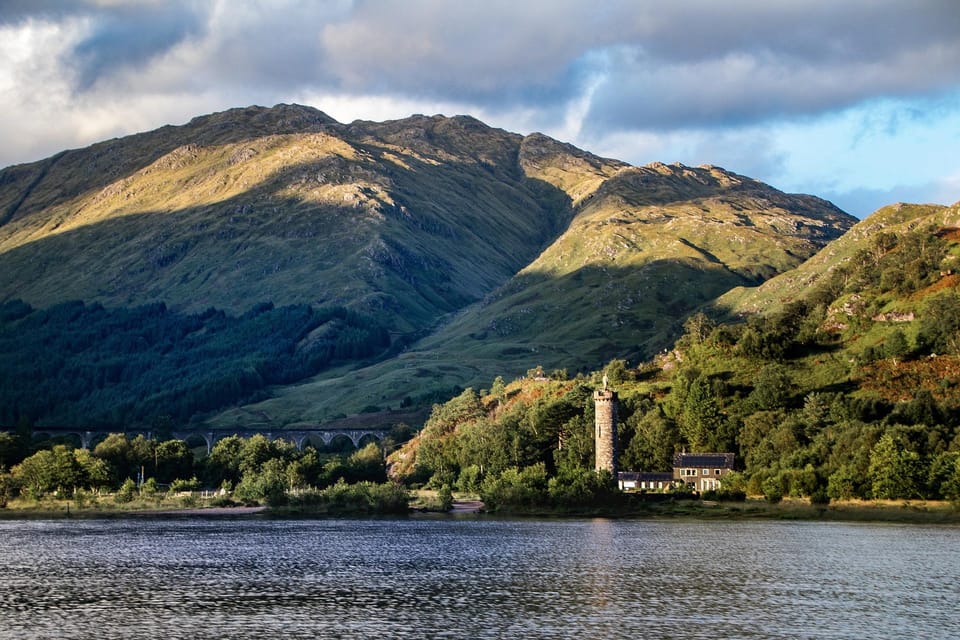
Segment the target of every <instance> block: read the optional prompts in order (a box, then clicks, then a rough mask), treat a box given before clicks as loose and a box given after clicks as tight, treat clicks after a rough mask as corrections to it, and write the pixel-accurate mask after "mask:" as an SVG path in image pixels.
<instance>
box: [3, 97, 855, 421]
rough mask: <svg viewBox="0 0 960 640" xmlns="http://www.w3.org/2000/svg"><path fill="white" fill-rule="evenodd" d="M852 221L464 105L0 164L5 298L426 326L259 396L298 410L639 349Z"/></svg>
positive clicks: (242, 120) (396, 331)
mask: <svg viewBox="0 0 960 640" xmlns="http://www.w3.org/2000/svg"><path fill="white" fill-rule="evenodd" d="M853 222H855V220H854V219H853V218H851V217H850V216H847V215H846V214H844V213H842V212H841V211H839V210H838V209H836V208H835V207H833V206H832V205H831V204H830V203H828V202H825V201H823V200H820V199H817V198H814V197H810V196H796V195H788V194H784V193H782V192H779V191H777V190H776V189H773V188H771V187H769V186H767V185H764V184H762V183H759V182H756V181H753V180H750V179H749V178H745V177H743V176H738V175H735V174H731V173H729V172H726V171H723V170H722V169H719V168H716V167H701V168H690V167H684V166H680V165H670V166H667V165H662V164H653V165H649V166H646V167H632V166H629V165H627V164H625V163H622V162H618V161H615V160H609V159H603V158H599V157H596V156H594V155H592V154H589V153H587V152H585V151H582V150H580V149H576V148H575V147H572V146H570V145H566V144H562V143H560V142H557V141H555V140H552V139H550V138H548V137H546V136H543V135H540V134H533V135H529V136H521V135H517V134H513V133H509V132H505V131H502V130H498V129H492V128H490V127H487V126H486V125H484V124H483V123H481V122H479V121H477V120H475V119H473V118H469V117H463V116H458V117H453V118H446V117H442V116H433V117H425V116H413V117H411V118H406V119H404V120H398V121H392V122H384V123H372V122H359V121H358V122H354V123H352V124H340V123H337V122H335V121H334V120H333V119H331V118H329V117H328V116H326V115H324V114H323V113H321V112H319V111H316V110H314V109H311V108H308V107H301V106H296V105H293V106H290V105H278V106H276V107H273V108H270V109H267V108H261V107H250V108H245V109H234V110H230V111H227V112H223V113H218V114H212V115H209V116H203V117H200V118H196V119H194V120H193V121H191V122H190V123H188V124H186V125H183V126H177V127H172V126H168V127H163V128H161V129H158V130H156V131H152V132H148V133H143V134H138V135H135V136H129V137H126V138H122V139H118V140H111V141H107V142H103V143H100V144H97V145H93V146H91V147H88V148H86V149H81V150H74V151H65V152H62V153H60V154H57V155H56V156H53V157H51V158H49V159H47V160H44V161H41V162H37V163H33V164H28V165H19V166H15V167H9V168H7V169H5V170H3V171H2V172H0V301H2V300H11V299H15V298H21V299H23V300H25V301H26V302H28V303H30V304H31V305H34V306H36V307H45V306H49V305H51V304H55V303H58V302H61V301H64V300H70V299H79V300H84V301H87V302H99V303H102V304H103V305H105V306H107V307H129V306H135V305H140V304H145V303H151V302H164V303H165V304H166V305H167V306H168V307H169V308H171V309H175V310H180V311H184V312H196V311H199V310H203V309H206V308H208V307H218V308H223V309H226V310H227V311H230V312H242V311H245V310H247V309H249V308H250V307H252V306H253V305H255V304H256V303H259V302H265V301H270V302H273V303H275V304H277V305H282V304H293V303H308V304H312V305H315V306H318V307H319V306H344V307H347V308H349V309H351V310H354V311H358V312H361V313H363V314H367V315H369V316H372V317H374V318H376V319H377V321H378V322H380V323H382V324H383V326H385V327H387V328H389V330H390V331H391V333H392V334H393V335H394V336H395V337H396V336H405V337H404V338H403V340H404V341H405V342H411V341H412V340H413V339H414V338H415V337H420V338H422V340H421V341H420V342H419V343H415V344H413V346H412V347H411V348H410V349H409V350H408V351H407V352H406V353H402V354H401V355H400V356H399V357H395V358H392V359H390V360H387V361H384V362H381V363H380V364H379V365H376V366H374V367H373V368H372V369H368V370H367V371H366V375H365V376H364V379H365V380H366V383H365V385H355V386H353V387H352V389H353V393H352V394H351V398H350V399H349V400H344V399H341V398H337V397H336V395H337V394H330V393H328V391H329V389H327V391H324V392H322V393H320V392H316V389H319V388H327V387H328V386H329V385H330V384H335V383H336V379H332V378H324V377H322V376H321V377H320V378H318V379H317V380H316V381H314V383H313V386H311V385H301V387H298V389H301V391H300V392H293V393H294V394H296V393H300V394H301V395H299V396H297V397H296V398H291V396H290V393H291V391H289V390H288V391H285V392H283V393H281V394H280V395H279V396H278V397H277V398H275V399H274V400H271V401H268V403H270V407H269V410H270V411H272V412H273V413H272V415H274V416H275V418H276V420H277V421H278V422H280V423H292V422H297V421H301V420H323V419H324V418H325V417H326V416H329V415H331V414H332V413H340V412H346V413H350V412H351V410H356V409H358V408H359V407H360V406H363V405H365V404H371V403H373V404H387V405H391V406H396V405H397V404H399V401H400V399H401V398H404V397H410V396H416V395H417V394H422V393H428V392H429V391H430V390H431V389H433V388H447V387H449V386H452V385H460V384H480V383H483V382H487V381H489V380H490V379H491V378H492V376H494V375H497V374H502V375H504V376H513V375H518V374H520V373H522V372H523V371H525V370H526V369H527V368H529V367H530V366H535V365H536V364H542V365H544V366H547V367H558V368H568V369H570V370H576V369H578V368H581V367H592V366H595V365H596V364H598V363H599V362H602V361H605V360H607V359H609V358H612V357H639V356H645V355H649V354H650V353H652V352H654V351H656V350H658V349H661V348H663V347H665V346H667V345H668V344H669V339H670V338H671V336H672V335H673V332H674V330H675V327H676V326H677V324H678V322H681V321H682V319H683V318H684V317H685V315H686V314H688V313H689V312H690V311H692V310H693V309H695V308H696V307H698V306H699V305H701V304H703V303H705V302H707V301H709V300H711V299H713V298H715V297H717V296H719V295H721V294H723V293H724V292H726V291H728V290H730V289H732V288H734V287H737V286H742V285H755V284H757V283H759V282H762V281H763V280H765V279H767V278H769V277H771V276H773V275H776V274H777V273H780V272H783V271H785V270H787V269H790V268H792V267H795V266H797V265H798V264H800V263H801V262H802V261H803V260H805V259H807V258H808V257H810V256H811V255H813V254H814V253H815V252H816V251H817V250H819V249H820V248H821V247H823V246H824V245H825V244H826V243H827V242H828V241H829V240H831V239H833V238H836V237H839V236H840V235H841V234H842V233H843V232H844V231H845V230H846V229H848V228H849V227H850V226H851V225H852V224H853ZM395 351H396V350H395ZM411 368H412V369H413V370H415V371H423V372H425V373H422V374H419V377H416V378H415V377H413V376H409V375H408V376H404V374H403V373H402V372H403V371H408V372H409V370H410V369H411ZM341 373H342V372H341ZM358 390H359V391H358ZM315 393H316V395H314V394H315ZM321 396H322V398H324V399H322V400H321V399H319V398H320V397H321ZM344 403H346V404H344ZM334 408H336V409H337V410H334ZM260 409H262V408H258V411H260ZM238 419H239V418H238Z"/></svg>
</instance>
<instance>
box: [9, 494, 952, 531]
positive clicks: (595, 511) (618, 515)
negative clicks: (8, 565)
mask: <svg viewBox="0 0 960 640" xmlns="http://www.w3.org/2000/svg"><path fill="white" fill-rule="evenodd" d="M416 514H417V511H416V510H414V509H411V510H410V511H409V512H407V513H406V514H363V513H357V512H354V511H350V510H345V511H344V512H343V513H329V512H322V511H317V512H315V513H312V512H311V511H310V510H299V511H298V512H297V513H296V514H295V515H297V516H298V517H316V518H318V519H323V518H331V517H383V516H384V515H394V516H399V517H409V516H412V515H416ZM290 515H294V514H291V513H290V512H288V511H286V510H285V509H284V508H283V507H279V508H273V507H268V506H243V505H237V506H210V507H198V506H190V507H186V506H185V507H170V508H157V507H156V506H150V507H146V508H142V509H138V508H133V509H130V508H126V509H118V508H111V507H110V506H106V505H102V506H101V505H96V506H87V507H83V508H79V509H78V508H77V507H76V506H75V505H73V504H68V503H60V504H52V505H51V504H41V505H15V506H13V507H12V508H11V507H9V506H8V507H6V508H2V509H0V520H34V519H74V518H75V519H80V520H83V519H126V518H192V517H199V518H207V517H209V518H254V517H256V518H285V517H289V516H290ZM432 515H433V516H437V517H444V516H449V517H458V516H463V515H470V516H473V517H476V518H484V517H488V518H504V517H508V518H509V517H517V518H549V519H556V518H610V519H656V520H663V519H694V520H697V519H703V520H713V519H723V520H744V521H749V520H809V521H822V522H876V523H884V522H886V523H903V524H949V525H960V505H956V504H953V503H950V502H945V501H927V500H911V501H843V502H836V503H830V504H829V505H811V504H810V503H809V501H807V500H802V499H785V500H783V501H782V502H780V503H776V504H772V503H769V502H766V501H765V500H763V499H758V498H749V499H747V500H745V501H743V502H714V501H700V500H675V501H666V502H649V503H639V504H637V503H634V504H630V505H621V506H614V507H592V508H588V509H557V508H553V507H549V506H531V507H524V508H502V509H493V510H487V509H485V508H484V505H483V503H482V502H481V501H479V500H457V501H454V505H453V508H452V509H451V510H450V511H447V512H432Z"/></svg>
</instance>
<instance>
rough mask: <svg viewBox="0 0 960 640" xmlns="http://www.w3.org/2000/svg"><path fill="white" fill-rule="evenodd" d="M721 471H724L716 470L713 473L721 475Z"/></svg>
mask: <svg viewBox="0 0 960 640" xmlns="http://www.w3.org/2000/svg"><path fill="white" fill-rule="evenodd" d="M721 471H723V469H714V470H713V473H714V475H720V472H721Z"/></svg>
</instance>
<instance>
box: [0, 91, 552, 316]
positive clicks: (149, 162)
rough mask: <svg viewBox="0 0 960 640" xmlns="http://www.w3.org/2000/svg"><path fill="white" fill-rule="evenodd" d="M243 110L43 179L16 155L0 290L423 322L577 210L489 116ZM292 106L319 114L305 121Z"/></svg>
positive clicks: (49, 297) (42, 301)
mask: <svg viewBox="0 0 960 640" xmlns="http://www.w3.org/2000/svg"><path fill="white" fill-rule="evenodd" d="M238 111H239V113H232V112H226V113H225V114H215V115H214V116H209V117H207V118H205V119H200V121H199V122H197V123H191V124H190V125H185V126H184V127H168V128H164V129H161V130H159V131H158V132H152V133H150V134H142V135H141V136H137V137H134V138H129V139H125V141H119V142H112V143H104V144H103V145H97V146H95V147H91V148H89V149H85V150H81V151H76V152H68V153H66V154H64V155H63V156H62V157H61V158H59V159H58V160H56V161H55V162H48V163H46V164H48V165H50V166H49V167H46V172H45V174H44V175H43V178H42V179H40V180H39V181H36V176H33V177H31V171H30V170H32V169H36V167H29V166H28V167H19V168H18V167H14V168H11V169H8V170H6V171H5V172H4V175H3V180H0V182H2V183H5V184H4V186H3V188H2V189H0V192H2V194H0V195H2V197H0V203H12V204H8V205H7V212H8V214H10V215H8V216H7V217H8V218H9V222H8V223H7V224H6V225H4V226H3V227H0V250H2V251H3V253H2V255H0V267H2V269H0V292H2V293H0V295H2V296H3V297H22V298H24V299H26V300H27V301H28V302H30V303H31V304H34V305H35V306H44V305H47V304H50V303H53V302H56V301H60V300H63V299H70V298H77V299H84V300H87V301H92V300H96V301H99V302H102V303H104V304H107V305H116V306H124V305H132V304H140V303H143V302H151V301H157V300H163V301H165V302H166V303H168V304H169V305H170V306H171V307H172V308H178V309H179V308H183V309H187V310H198V309H203V308H206V307H208V306H217V307H222V308H226V309H228V310H232V311H242V310H245V309H246V308H248V307H249V306H250V305H251V304H253V303H255V302H257V301H261V300H273V301H274V302H276V303H277V304H285V303H289V302H309V303H315V304H322V305H332V304H346V305H349V306H352V307H354V308H357V309H358V310H361V311H364V312H367V313H374V314H376V315H378V316H380V317H382V318H385V319H386V320H387V321H388V322H389V323H390V324H391V325H392V326H395V327H396V328H397V330H398V331H412V330H417V329H421V328H423V327H425V326H428V325H430V324H432V323H433V322H434V319H435V318H436V317H437V315H438V314H443V313H447V312H450V311H454V310H456V309H459V308H460V307H462V306H463V305H464V304H466V303H468V302H471V301H474V300H476V299H479V298H480V297H482V296H483V295H484V294H485V293H486V292H487V291H489V290H490V289H492V288H493V287H495V286H497V285H499V284H501V283H502V282H504V281H505V280H506V279H507V278H508V277H510V276H511V275H512V274H513V273H515V272H516V270H517V269H519V268H521V267H522V266H523V265H524V264H526V262H527V261H529V259H531V258H532V257H533V256H535V255H536V253H537V252H538V251H539V249H540V248H541V246H542V245H543V244H545V243H547V242H549V240H550V239H551V238H552V234H554V233H555V232H556V231H555V230H556V229H557V228H558V227H559V226H560V225H562V224H563V221H564V218H565V216H566V215H567V213H566V212H567V211H568V207H567V206H566V202H565V200H564V198H562V197H561V195H562V194H560V193H559V192H556V193H555V194H553V195H554V197H553V198H552V199H551V198H544V197H543V195H544V194H543V191H544V190H543V186H542V185H541V184H539V183H533V182H532V181H530V180H528V179H527V178H526V177H525V176H524V175H523V174H522V173H521V172H519V171H518V170H517V168H516V161H515V159H516V155H517V153H518V147H519V144H520V141H521V137H520V136H517V135H515V134H509V133H506V132H503V131H499V130H494V129H490V128H489V127H486V126H484V125H482V124H480V123H479V122H477V121H474V120H471V119H467V118H453V119H445V118H424V117H416V118H410V119H408V120H405V121H399V122H396V123H384V124H382V125H377V124H373V123H354V124H353V125H338V124H335V123H333V122H332V121H330V120H329V119H328V118H326V117H325V116H322V114H319V112H316V111H313V110H306V109H303V108H294V107H290V108H286V109H274V110H263V109H252V110H238ZM288 111H292V112H293V115H295V116H298V117H301V116H302V117H304V118H305V117H307V116H312V117H313V120H311V121H308V122H307V125H309V126H306V125H305V126H306V129H305V130H303V131H300V132H294V130H296V128H297V127H296V126H295V125H296V123H294V124H293V125H291V126H289V127H288V126H286V125H285V122H286V115H287V112H288ZM248 112H249V113H248ZM271 119H272V120H271ZM263 120H269V122H266V123H263V122H261V121H263ZM261 125H262V126H261ZM264 129H266V130H264ZM271 131H279V132H281V133H272V132H271ZM221 132H228V133H229V135H226V133H224V134H223V135H218V134H220V133H221ZM178 143H179V144H178ZM153 148H157V149H159V151H158V152H156V153H149V150H150V149H153ZM114 156H118V157H119V159H118V160H117V165H116V166H114V165H110V168H111V172H112V173H110V174H109V175H102V174H101V173H100V172H99V169H100V165H101V164H102V165H104V166H107V163H108V159H109V158H111V157H114ZM104 158H107V159H104ZM98 163H99V164H98ZM41 164H42V163H41ZM83 167H89V168H91V169H93V170H92V171H84V170H83ZM21 174H24V175H23V176H21ZM31 185H32V188H31ZM553 191H556V190H553ZM17 194H19V195H17ZM15 196H16V197H15ZM24 196H25V197H24ZM478 196H479V197H478ZM17 198H19V200H17ZM0 206H2V204H0ZM518 213H519V214H520V215H518Z"/></svg>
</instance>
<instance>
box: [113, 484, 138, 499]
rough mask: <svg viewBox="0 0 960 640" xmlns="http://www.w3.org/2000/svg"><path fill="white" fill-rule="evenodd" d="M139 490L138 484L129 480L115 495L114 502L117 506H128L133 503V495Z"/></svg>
mask: <svg viewBox="0 0 960 640" xmlns="http://www.w3.org/2000/svg"><path fill="white" fill-rule="evenodd" d="M136 490H137V483H136V482H134V481H133V480H131V479H130V478H127V479H126V480H124V481H123V484H122V485H120V490H119V491H117V492H116V493H115V494H113V501H114V502H116V503H117V504H127V503H128V502H133V495H134V493H135V492H136Z"/></svg>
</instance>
